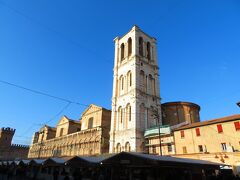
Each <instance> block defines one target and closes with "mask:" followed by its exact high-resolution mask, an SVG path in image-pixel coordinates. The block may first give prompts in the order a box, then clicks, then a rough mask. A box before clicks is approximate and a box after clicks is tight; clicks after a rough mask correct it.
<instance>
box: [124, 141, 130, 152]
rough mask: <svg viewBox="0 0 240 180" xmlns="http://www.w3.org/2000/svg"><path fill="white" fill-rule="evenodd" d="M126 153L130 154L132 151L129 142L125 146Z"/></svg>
mask: <svg viewBox="0 0 240 180" xmlns="http://www.w3.org/2000/svg"><path fill="white" fill-rule="evenodd" d="M125 151H126V152H130V151H131V146H130V143H129V142H126V144H125Z"/></svg>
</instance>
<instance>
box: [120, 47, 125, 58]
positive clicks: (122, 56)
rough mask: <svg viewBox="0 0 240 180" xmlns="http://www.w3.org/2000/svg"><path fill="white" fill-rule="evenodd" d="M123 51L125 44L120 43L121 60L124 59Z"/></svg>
mask: <svg viewBox="0 0 240 180" xmlns="http://www.w3.org/2000/svg"><path fill="white" fill-rule="evenodd" d="M124 51H125V46H124V43H122V44H121V61H123V60H124Z"/></svg>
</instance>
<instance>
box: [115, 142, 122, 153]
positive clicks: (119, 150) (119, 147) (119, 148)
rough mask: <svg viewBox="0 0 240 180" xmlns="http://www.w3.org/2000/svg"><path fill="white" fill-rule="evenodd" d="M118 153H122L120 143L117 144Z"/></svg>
mask: <svg viewBox="0 0 240 180" xmlns="http://www.w3.org/2000/svg"><path fill="white" fill-rule="evenodd" d="M116 151H117V153H120V152H121V151H122V150H121V144H120V143H118V144H117V147H116Z"/></svg>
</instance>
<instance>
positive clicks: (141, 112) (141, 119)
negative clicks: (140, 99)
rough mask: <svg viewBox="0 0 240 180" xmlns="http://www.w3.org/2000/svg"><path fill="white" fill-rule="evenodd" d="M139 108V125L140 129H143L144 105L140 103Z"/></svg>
mask: <svg viewBox="0 0 240 180" xmlns="http://www.w3.org/2000/svg"><path fill="white" fill-rule="evenodd" d="M139 108H140V113H139V116H140V117H139V120H140V122H139V125H140V129H143V128H144V127H145V105H144V104H143V103H142V104H141V105H140V107H139Z"/></svg>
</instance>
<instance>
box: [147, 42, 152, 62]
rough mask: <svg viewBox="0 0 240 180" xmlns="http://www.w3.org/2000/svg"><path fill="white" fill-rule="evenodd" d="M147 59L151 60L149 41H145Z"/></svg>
mask: <svg viewBox="0 0 240 180" xmlns="http://www.w3.org/2000/svg"><path fill="white" fill-rule="evenodd" d="M147 59H148V60H149V61H150V60H151V44H150V42H147Z"/></svg>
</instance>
